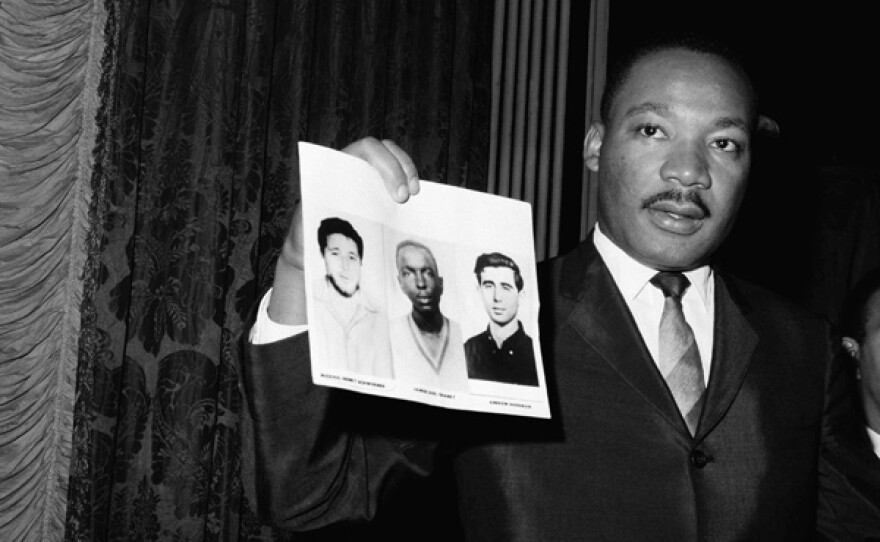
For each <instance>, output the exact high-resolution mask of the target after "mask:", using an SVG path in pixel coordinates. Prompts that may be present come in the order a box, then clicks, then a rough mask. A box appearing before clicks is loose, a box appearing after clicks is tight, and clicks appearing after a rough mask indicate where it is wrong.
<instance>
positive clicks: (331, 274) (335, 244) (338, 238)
mask: <svg viewBox="0 0 880 542" xmlns="http://www.w3.org/2000/svg"><path fill="white" fill-rule="evenodd" d="M324 266H325V267H326V269H327V278H328V279H330V283H331V284H332V285H333V287H334V288H335V289H336V291H337V292H339V293H340V294H341V295H343V296H345V297H350V296H352V295H354V293H355V292H356V291H357V289H358V285H359V284H360V282H361V258H360V256H359V255H358V247H357V244H355V242H354V241H353V240H351V239H349V238H348V237H346V236H344V235H342V234H341V233H331V234H330V235H328V236H327V246H326V247H324Z"/></svg>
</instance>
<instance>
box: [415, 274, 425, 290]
mask: <svg viewBox="0 0 880 542" xmlns="http://www.w3.org/2000/svg"><path fill="white" fill-rule="evenodd" d="M425 285H426V283H425V274H424V273H422V272H421V271H418V272H416V288H418V289H419V290H424V289H425Z"/></svg>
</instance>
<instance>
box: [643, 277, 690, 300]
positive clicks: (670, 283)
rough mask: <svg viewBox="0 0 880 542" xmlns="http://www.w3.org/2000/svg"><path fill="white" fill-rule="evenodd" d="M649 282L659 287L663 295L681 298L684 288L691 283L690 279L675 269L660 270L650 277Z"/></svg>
mask: <svg viewBox="0 0 880 542" xmlns="http://www.w3.org/2000/svg"><path fill="white" fill-rule="evenodd" d="M651 284H653V285H654V286H656V287H657V288H660V291H662V292H663V296H664V297H673V298H675V299H681V296H682V295H684V292H685V290H687V289H688V286H690V285H691V281H689V280H688V278H687V277H686V276H684V274H682V273H679V272H676V271H660V272H659V273H657V274H656V275H654V276H653V277H651Z"/></svg>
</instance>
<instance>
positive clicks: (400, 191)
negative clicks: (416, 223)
mask: <svg viewBox="0 0 880 542" xmlns="http://www.w3.org/2000/svg"><path fill="white" fill-rule="evenodd" d="M408 197H409V190H407V188H406V186H404V185H400V186H398V187H397V198H398V199H399V200H400V201H406V199H407V198H408Z"/></svg>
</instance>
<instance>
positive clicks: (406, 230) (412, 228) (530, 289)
mask: <svg viewBox="0 0 880 542" xmlns="http://www.w3.org/2000/svg"><path fill="white" fill-rule="evenodd" d="M299 149H300V167H301V182H302V190H303V202H302V208H303V228H304V231H306V232H313V233H310V234H309V237H311V238H314V239H310V240H309V244H310V245H311V246H310V247H308V249H307V250H305V252H304V255H305V271H306V275H307V276H306V278H307V280H306V285H307V287H306V295H307V303H306V306H307V307H308V313H309V322H310V323H309V338H310V351H311V354H312V355H311V362H312V367H313V371H312V377H313V379H314V381H315V383H316V384H320V385H325V386H331V387H341V388H345V389H348V390H351V391H356V392H361V393H366V394H375V395H383V396H389V397H396V398H399V399H407V400H411V401H416V402H424V403H427V404H432V405H436V406H441V407H447V408H453V409H461V410H479V411H486V412H503V413H510V414H516V415H521V416H529V417H546V416H547V415H548V413H549V411H548V404H547V395H546V383H545V379H544V375H543V365H542V362H541V357H540V338H539V336H538V333H537V317H538V312H539V306H540V303H539V299H538V297H537V296H536V295H535V292H536V291H537V281H536V275H535V255H534V248H533V244H532V242H531V233H530V232H531V213H530V208H529V206H528V205H524V204H522V202H511V201H508V200H505V199H502V198H496V197H491V196H487V195H486V194H480V193H477V192H474V191H469V190H465V189H456V188H453V187H448V186H440V185H436V184H434V183H429V182H422V189H423V191H425V192H436V195H435V196H434V195H433V194H432V196H434V197H433V200H431V201H428V198H424V199H420V200H415V201H413V202H412V203H413V204H414V205H407V206H400V205H397V206H395V204H393V203H392V202H389V201H387V200H385V199H383V198H384V194H382V188H381V185H380V184H379V183H378V182H376V180H375V179H373V178H372V176H373V175H375V172H373V171H371V170H370V168H368V167H366V164H365V163H363V162H362V161H360V160H358V159H356V158H353V157H351V156H347V155H345V154H343V153H340V152H338V151H335V150H333V149H328V148H324V147H320V146H318V145H312V144H308V143H301V144H300V145H299ZM429 197H430V196H429ZM453 198H454V199H453ZM418 201H425V202H426V204H424V205H419V204H418ZM485 247H494V248H493V249H491V250H492V251H491V252H484V251H486V250H489V249H486V248H485ZM502 250H503V251H505V252H507V253H509V254H515V255H516V256H517V259H518V260H519V262H521V263H518V262H517V261H514V260H512V259H511V258H509V257H507V256H504V255H503V252H500V251H502ZM523 291H526V292H527V295H523ZM489 343H491V344H489ZM493 345H494V346H493Z"/></svg>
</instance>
